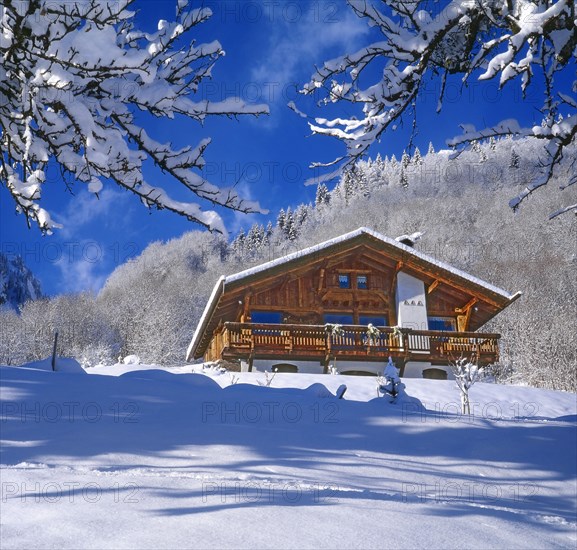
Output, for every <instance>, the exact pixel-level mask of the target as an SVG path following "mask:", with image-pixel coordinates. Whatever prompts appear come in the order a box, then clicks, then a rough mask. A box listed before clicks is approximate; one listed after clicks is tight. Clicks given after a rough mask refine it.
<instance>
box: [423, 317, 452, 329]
mask: <svg viewBox="0 0 577 550" xmlns="http://www.w3.org/2000/svg"><path fill="white" fill-rule="evenodd" d="M429 330H444V331H456V330H457V327H456V324H455V319H453V318H452V317H429Z"/></svg>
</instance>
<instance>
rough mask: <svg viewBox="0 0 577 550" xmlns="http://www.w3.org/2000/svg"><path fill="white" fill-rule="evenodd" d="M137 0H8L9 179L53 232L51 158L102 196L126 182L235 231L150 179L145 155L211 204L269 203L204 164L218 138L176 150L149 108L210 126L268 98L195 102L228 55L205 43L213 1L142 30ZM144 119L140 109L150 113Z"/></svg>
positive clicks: (4, 80) (20, 199)
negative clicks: (156, 130)
mask: <svg viewBox="0 0 577 550" xmlns="http://www.w3.org/2000/svg"><path fill="white" fill-rule="evenodd" d="M132 3H133V0H121V1H118V0H114V1H112V0H73V1H66V2H64V1H63V2H55V1H53V0H28V1H22V0H18V1H16V0H7V1H5V2H3V4H2V8H1V9H0V54H1V56H2V63H1V64H0V132H1V134H0V142H1V144H2V145H1V146H2V155H1V160H0V182H1V184H2V185H4V186H6V187H7V188H8V190H9V191H10V193H11V194H12V197H13V198H14V200H15V202H16V207H17V209H18V210H19V211H21V212H23V213H24V214H25V216H26V217H27V220H28V223H29V224H30V222H33V223H36V224H38V226H39V227H40V228H41V229H42V230H43V231H47V232H50V231H51V230H52V229H54V228H55V227H58V224H57V223H56V222H55V221H54V220H52V218H51V216H50V213H49V212H48V211H46V210H45V209H44V208H43V207H42V205H41V204H42V203H41V199H42V186H43V184H45V183H46V171H47V167H48V165H49V163H54V162H55V163H56V164H57V165H58V166H60V167H61V169H62V171H63V172H64V173H65V174H67V175H68V176H71V178H68V179H72V180H73V181H75V182H82V183H85V184H86V185H87V187H88V190H89V191H91V192H94V193H98V192H99V191H100V190H101V189H102V187H103V185H106V184H107V183H111V182H113V183H116V184H118V185H120V186H122V187H124V188H126V189H128V190H130V191H131V192H133V193H134V194H136V195H137V196H139V197H140V198H141V199H142V200H143V202H144V203H145V204H146V205H147V206H149V207H155V208H158V209H168V210H171V211H173V212H176V213H177V214H180V215H183V216H185V217H186V218H188V219H189V220H191V221H193V222H197V223H199V224H201V225H203V226H204V227H206V228H208V229H210V230H216V231H221V232H224V231H225V229H224V226H223V223H222V220H221V217H220V215H219V214H218V213H217V212H216V211H205V210H204V209H203V208H202V206H201V204H197V203H196V202H194V201H193V202H189V200H188V199H187V200H186V201H185V202H182V201H179V200H175V199H173V198H171V196H170V193H169V192H168V190H167V189H166V188H164V187H161V186H159V185H158V184H155V185H152V184H151V183H149V182H147V181H146V179H145V177H144V175H143V166H144V163H145V162H147V161H148V162H152V163H153V164H154V165H156V166H157V167H158V168H159V169H160V170H162V171H163V172H164V173H166V174H169V175H170V176H172V179H173V180H174V181H175V182H178V183H180V184H181V185H182V186H183V188H184V189H186V191H187V192H191V193H193V194H194V195H196V198H199V199H202V200H204V201H207V204H208V205H209V206H219V207H227V208H231V209H234V210H239V211H243V212H257V211H260V207H259V205H258V204H256V203H254V202H249V201H244V200H243V199H242V198H241V197H239V196H238V194H237V192H236V191H235V190H234V189H220V188H219V187H218V185H215V184H212V183H210V182H208V181H206V180H205V179H204V178H202V177H201V175H200V174H199V173H198V171H199V170H201V169H202V167H203V166H204V164H205V161H204V158H203V154H204V151H205V149H206V147H207V146H208V144H209V143H210V139H209V138H203V139H200V140H199V141H198V143H197V144H196V145H194V146H187V147H184V148H174V147H173V146H172V144H170V143H166V144H164V143H159V142H158V141H156V140H154V139H153V138H152V137H150V136H149V135H148V133H147V132H146V130H145V128H144V127H143V126H142V125H140V122H138V121H137V120H136V118H135V114H136V113H137V112H142V111H144V112H146V113H149V114H151V115H153V116H155V117H166V118H168V119H173V118H175V117H177V116H180V117H183V118H188V119H191V120H193V121H197V122H200V123H202V122H203V121H204V120H205V119H206V117H208V116H219V115H225V116H237V115H247V114H248V115H255V116H258V115H260V114H265V113H267V112H268V107H267V106H266V105H249V104H247V103H245V102H243V101H242V100H240V99H237V98H227V99H225V100H223V101H219V102H211V101H208V100H205V99H202V98H201V99H200V100H195V95H196V94H198V93H199V87H200V85H201V83H202V81H203V80H204V79H206V78H209V77H210V76H211V70H212V68H213V66H214V64H215V62H216V61H217V60H218V58H219V57H220V56H221V55H223V53H224V52H223V50H222V48H221V46H220V44H219V43H218V42H217V41H213V42H210V43H206V44H198V43H196V42H195V41H194V40H192V39H191V38H190V36H189V35H190V33H191V31H192V29H193V28H194V27H195V26H196V25H199V24H200V23H202V22H204V21H206V20H207V19H208V18H209V17H210V16H211V12H210V10H209V9H208V8H198V9H191V8H189V7H188V2H187V1H186V0H178V2H177V10H176V20H175V21H173V22H168V21H164V20H161V21H159V22H158V27H157V29H156V31H155V32H151V33H147V32H144V31H140V30H138V29H137V28H136V27H135V22H134V18H135V13H134V12H132V11H130V10H129V7H130V6H131V4H132ZM138 120H140V117H139V119H138Z"/></svg>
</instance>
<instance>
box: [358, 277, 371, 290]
mask: <svg viewBox="0 0 577 550" xmlns="http://www.w3.org/2000/svg"><path fill="white" fill-rule="evenodd" d="M357 288H358V289H360V290H367V288H369V280H368V278H367V276H366V275H357Z"/></svg>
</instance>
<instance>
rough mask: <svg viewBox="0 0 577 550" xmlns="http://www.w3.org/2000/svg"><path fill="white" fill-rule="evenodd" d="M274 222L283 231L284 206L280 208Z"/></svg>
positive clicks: (284, 221) (284, 220) (284, 222)
mask: <svg viewBox="0 0 577 550" xmlns="http://www.w3.org/2000/svg"><path fill="white" fill-rule="evenodd" d="M276 224H277V226H278V228H279V229H280V230H281V231H284V228H285V225H286V212H285V211H284V208H281V209H280V212H279V213H278V216H277V219H276Z"/></svg>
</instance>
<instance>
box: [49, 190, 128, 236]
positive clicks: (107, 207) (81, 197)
mask: <svg viewBox="0 0 577 550" xmlns="http://www.w3.org/2000/svg"><path fill="white" fill-rule="evenodd" d="M127 198H128V193H123V192H122V191H120V190H116V189H113V188H107V187H105V188H104V189H103V190H102V192H101V193H99V194H98V197H97V196H96V195H94V193H90V192H88V191H86V190H84V191H81V192H80V193H78V194H77V195H76V196H75V197H74V198H73V199H71V200H70V201H68V204H67V206H66V209H65V210H64V212H63V213H62V214H60V215H58V216H56V218H57V220H58V222H59V223H61V224H62V226H63V227H62V229H61V230H59V235H60V236H61V237H63V238H71V237H75V236H76V235H78V233H79V231H80V230H81V229H82V228H83V227H85V226H86V225H88V224H90V223H92V222H94V221H95V220H97V219H102V220H107V219H108V216H110V215H111V214H113V211H114V210H115V209H116V210H119V211H120V210H122V211H124V213H125V214H126V210H125V208H124V206H125V205H124V201H126V199H127Z"/></svg>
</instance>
